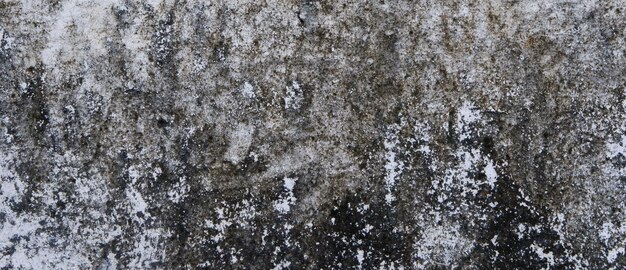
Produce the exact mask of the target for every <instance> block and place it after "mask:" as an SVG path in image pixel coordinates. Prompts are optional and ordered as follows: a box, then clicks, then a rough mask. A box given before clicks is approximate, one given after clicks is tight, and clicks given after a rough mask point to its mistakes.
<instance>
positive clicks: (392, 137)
mask: <svg viewBox="0 0 626 270" xmlns="http://www.w3.org/2000/svg"><path fill="white" fill-rule="evenodd" d="M398 130H399V126H398V125H393V126H392V127H391V128H390V131H389V132H387V136H386V137H385V141H384V142H383V146H384V147H385V178H384V180H385V188H386V189H387V194H386V195H385V201H386V202H387V203H392V202H393V201H395V199H396V198H395V196H394V195H393V194H392V193H391V192H392V189H393V188H394V186H395V185H396V179H397V178H398V176H399V175H400V174H401V173H402V172H403V171H404V162H403V161H402V160H400V159H398V158H397V157H396V148H397V147H398V144H399V143H400V141H399V139H398V135H397V132H398Z"/></svg>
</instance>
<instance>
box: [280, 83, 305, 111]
mask: <svg viewBox="0 0 626 270" xmlns="http://www.w3.org/2000/svg"><path fill="white" fill-rule="evenodd" d="M303 100H304V93H303V89H301V87H300V84H299V83H298V82H297V81H293V82H292V83H291V86H290V87H287V93H286V95H285V98H284V101H285V108H286V109H292V110H296V109H299V108H300V107H301V106H302V101H303Z"/></svg>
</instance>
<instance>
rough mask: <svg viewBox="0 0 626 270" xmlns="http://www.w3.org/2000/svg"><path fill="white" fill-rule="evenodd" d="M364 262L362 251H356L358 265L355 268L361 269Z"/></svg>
mask: <svg viewBox="0 0 626 270" xmlns="http://www.w3.org/2000/svg"><path fill="white" fill-rule="evenodd" d="M364 260H365V257H364V252H363V250H361V249H358V250H357V251H356V261H357V263H358V265H357V268H358V269H362V268H363V261H364Z"/></svg>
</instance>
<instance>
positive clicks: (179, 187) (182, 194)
mask: <svg viewBox="0 0 626 270" xmlns="http://www.w3.org/2000/svg"><path fill="white" fill-rule="evenodd" d="M189 188H190V187H189V185H188V184H187V181H186V177H184V176H183V177H181V178H180V179H179V180H178V182H176V183H175V184H174V186H173V187H172V189H170V190H169V191H168V192H167V197H168V198H169V199H170V201H172V202H174V203H179V202H181V201H182V200H183V199H185V198H186V197H187V195H188V194H187V193H188V192H189Z"/></svg>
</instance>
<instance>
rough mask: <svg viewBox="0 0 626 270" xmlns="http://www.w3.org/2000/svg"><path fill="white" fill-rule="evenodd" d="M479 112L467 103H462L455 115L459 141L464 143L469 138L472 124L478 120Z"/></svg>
mask: <svg viewBox="0 0 626 270" xmlns="http://www.w3.org/2000/svg"><path fill="white" fill-rule="evenodd" d="M480 117H481V115H480V112H479V111H478V110H477V109H476V107H475V106H474V105H473V104H472V103H470V102H469V101H465V102H463V105H462V106H461V108H459V111H458V115H457V122H456V128H457V131H458V132H459V140H460V141H464V140H466V139H468V138H470V136H471V129H472V126H471V125H472V124H473V123H475V122H476V121H478V120H479V119H480Z"/></svg>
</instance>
